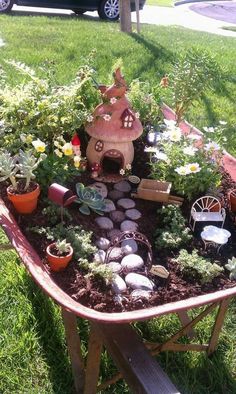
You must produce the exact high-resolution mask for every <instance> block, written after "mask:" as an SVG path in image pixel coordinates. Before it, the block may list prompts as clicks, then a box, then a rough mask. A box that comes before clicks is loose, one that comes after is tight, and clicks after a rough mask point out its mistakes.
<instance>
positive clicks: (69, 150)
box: [62, 142, 73, 156]
mask: <svg viewBox="0 0 236 394" xmlns="http://www.w3.org/2000/svg"><path fill="white" fill-rule="evenodd" d="M62 151H63V153H64V155H65V156H71V155H73V147H72V144H71V143H70V142H67V143H66V144H65V145H64V146H63V147H62Z"/></svg>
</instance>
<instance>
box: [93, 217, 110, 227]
mask: <svg viewBox="0 0 236 394" xmlns="http://www.w3.org/2000/svg"><path fill="white" fill-rule="evenodd" d="M95 222H96V223H97V225H98V227H100V228H101V229H102V230H111V229H112V228H113V223H112V221H111V219H109V218H104V217H100V218H96V219H95Z"/></svg>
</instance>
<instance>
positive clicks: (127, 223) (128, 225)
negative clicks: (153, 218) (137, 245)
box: [120, 220, 138, 231]
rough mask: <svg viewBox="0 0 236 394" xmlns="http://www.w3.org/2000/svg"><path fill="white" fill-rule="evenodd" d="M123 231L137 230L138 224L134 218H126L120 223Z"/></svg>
mask: <svg viewBox="0 0 236 394" xmlns="http://www.w3.org/2000/svg"><path fill="white" fill-rule="evenodd" d="M120 229H121V231H137V229H138V224H137V223H136V222H133V221H132V220H124V221H123V222H122V223H121V225H120Z"/></svg>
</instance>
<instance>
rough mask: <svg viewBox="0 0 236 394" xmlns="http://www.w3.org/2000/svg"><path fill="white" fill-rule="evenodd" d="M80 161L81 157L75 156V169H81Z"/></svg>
mask: <svg viewBox="0 0 236 394" xmlns="http://www.w3.org/2000/svg"><path fill="white" fill-rule="evenodd" d="M80 160H81V157H80V156H74V166H75V168H79V166H80Z"/></svg>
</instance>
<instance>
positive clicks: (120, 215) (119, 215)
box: [110, 210, 125, 223]
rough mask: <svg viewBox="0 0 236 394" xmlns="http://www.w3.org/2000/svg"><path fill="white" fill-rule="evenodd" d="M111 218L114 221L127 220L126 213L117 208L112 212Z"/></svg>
mask: <svg viewBox="0 0 236 394" xmlns="http://www.w3.org/2000/svg"><path fill="white" fill-rule="evenodd" d="M110 218H111V220H112V221H113V222H114V223H121V222H123V221H124V220H125V213H124V212H123V211H118V210H115V211H112V212H111V213H110Z"/></svg>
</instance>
